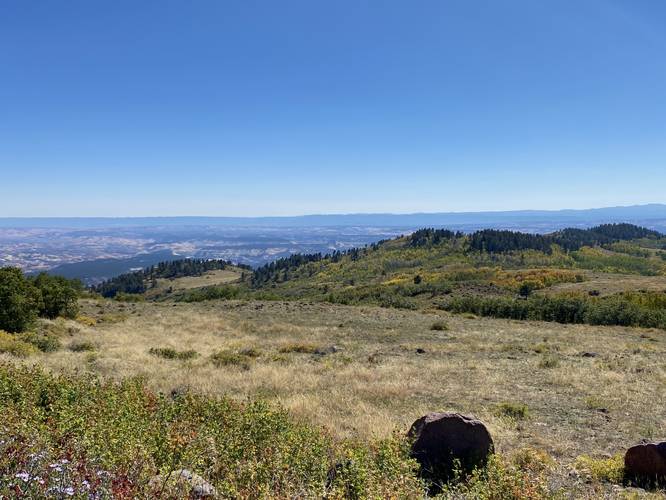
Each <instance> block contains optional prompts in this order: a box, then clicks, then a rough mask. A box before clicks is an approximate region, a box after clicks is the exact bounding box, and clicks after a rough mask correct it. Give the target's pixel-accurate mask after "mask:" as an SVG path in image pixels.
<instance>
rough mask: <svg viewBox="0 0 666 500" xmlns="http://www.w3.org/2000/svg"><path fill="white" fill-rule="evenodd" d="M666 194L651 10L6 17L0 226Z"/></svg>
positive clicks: (295, 7) (665, 108) (662, 87)
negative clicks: (36, 219)
mask: <svg viewBox="0 0 666 500" xmlns="http://www.w3.org/2000/svg"><path fill="white" fill-rule="evenodd" d="M665 193H666V2H664V1H663V0H502V1H497V0H476V1H470V0H437V1H419V0H415V1H406V0H403V1H390V0H382V1H379V0H378V1H360V0H354V1H346V0H336V1H334V2H330V1H328V2H324V1H319V0H303V1H290V0H282V1H279V2H278V1H262V2H259V1H252V0H239V1H222V0H215V1H205V0H196V1H178V2H176V1H168V0H159V1H141V2H137V1H134V0H132V1H120V0H114V1H90V0H79V1H76V0H71V1H67V2H62V1H60V0H43V1H25V0H4V1H3V2H0V216H50V215H52V216H97V215H101V216H127V215H288V214H292V215H296V214H305V213H326V212H331V213H333V212H335V213H348V212H416V211H468V210H471V211H476V210H506V209H525V208H538V209H555V208H585V207H595V206H609V205H621V204H634V203H648V202H666V195H665Z"/></svg>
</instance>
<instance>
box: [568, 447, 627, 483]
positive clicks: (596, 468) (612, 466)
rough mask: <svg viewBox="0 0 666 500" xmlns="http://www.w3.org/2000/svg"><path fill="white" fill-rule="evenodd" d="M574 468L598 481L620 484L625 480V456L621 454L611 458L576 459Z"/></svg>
mask: <svg viewBox="0 0 666 500" xmlns="http://www.w3.org/2000/svg"><path fill="white" fill-rule="evenodd" d="M574 467H575V468H576V470H578V471H580V472H582V473H585V474H588V475H589V476H590V477H591V478H592V479H595V480H597V481H606V482H609V483H617V484H619V483H621V482H622V480H623V478H624V456H623V455H622V454H621V453H618V454H616V455H614V456H612V457H610V458H593V457H590V456H588V455H583V456H580V457H578V458H577V459H576V462H575V464H574Z"/></svg>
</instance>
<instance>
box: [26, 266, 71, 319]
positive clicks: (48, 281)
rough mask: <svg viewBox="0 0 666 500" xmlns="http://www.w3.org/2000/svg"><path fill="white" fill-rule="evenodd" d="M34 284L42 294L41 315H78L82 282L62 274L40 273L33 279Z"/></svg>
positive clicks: (51, 316)
mask: <svg viewBox="0 0 666 500" xmlns="http://www.w3.org/2000/svg"><path fill="white" fill-rule="evenodd" d="M32 284H33V285H34V286H35V287H36V288H37V290H39V292H40V295H41V300H40V303H39V316H41V317H42V318H49V319H55V318H57V317H58V316H64V317H67V318H75V317H76V315H77V313H78V304H77V300H78V298H79V293H80V291H81V290H82V289H83V286H82V285H81V282H79V281H76V280H68V279H67V278H63V277H62V276H50V275H48V274H46V273H40V274H39V275H38V276H37V277H35V278H34V279H33V280H32Z"/></svg>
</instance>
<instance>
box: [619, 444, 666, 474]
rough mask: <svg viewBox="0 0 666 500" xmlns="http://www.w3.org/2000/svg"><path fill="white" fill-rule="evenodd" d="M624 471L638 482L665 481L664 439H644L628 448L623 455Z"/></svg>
mask: <svg viewBox="0 0 666 500" xmlns="http://www.w3.org/2000/svg"><path fill="white" fill-rule="evenodd" d="M624 471H625V474H626V475H627V477H629V478H631V479H633V480H635V481H638V482H648V483H655V482H656V483H664V482H666V440H665V441H656V442H647V441H645V442H642V443H640V444H637V445H636V446H632V447H631V448H629V449H628V450H627V453H626V454H625V455H624Z"/></svg>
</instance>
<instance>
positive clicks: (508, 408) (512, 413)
mask: <svg viewBox="0 0 666 500" xmlns="http://www.w3.org/2000/svg"><path fill="white" fill-rule="evenodd" d="M495 414H496V415H497V416H500V417H509V418H513V419H515V420H524V419H526V418H527V417H529V414H530V410H529V408H528V407H527V405H526V404H523V403H512V402H505V403H500V404H499V405H497V408H496V409H495Z"/></svg>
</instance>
